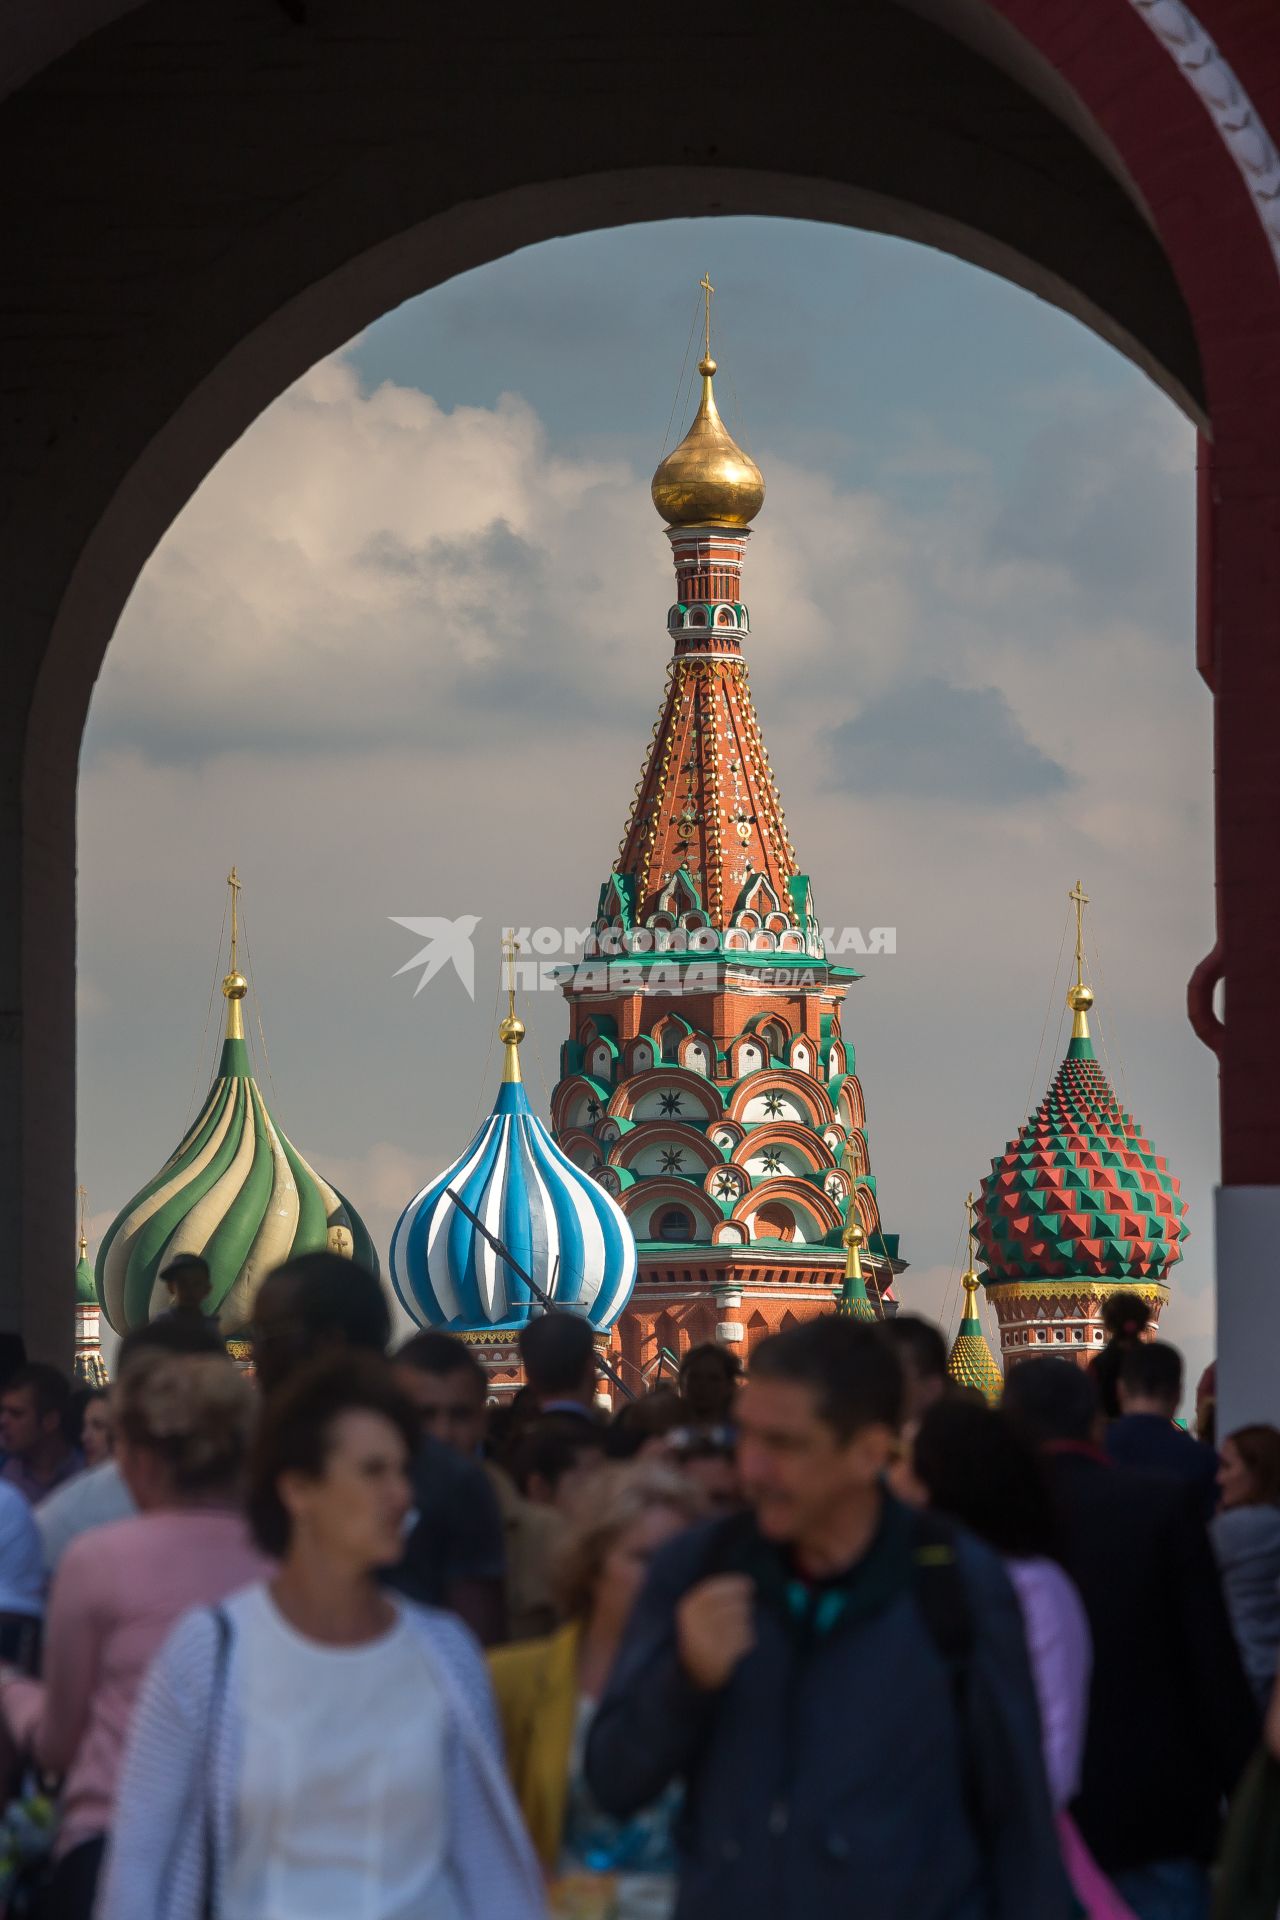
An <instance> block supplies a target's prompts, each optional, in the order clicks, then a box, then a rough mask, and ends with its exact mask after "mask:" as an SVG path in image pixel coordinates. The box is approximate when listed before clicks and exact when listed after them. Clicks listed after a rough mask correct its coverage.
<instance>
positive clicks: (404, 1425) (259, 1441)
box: [248, 1255, 420, 1560]
mask: <svg viewBox="0 0 1280 1920" xmlns="http://www.w3.org/2000/svg"><path fill="white" fill-rule="evenodd" d="M334 1257H335V1258H341V1256H340V1255H336V1256H334ZM342 1264H343V1265H344V1266H346V1265H349V1264H350V1263H349V1262H347V1261H343V1262H342ZM344 1413H378V1414H381V1415H382V1417H383V1419H385V1420H389V1421H390V1422H391V1424H392V1426H393V1427H395V1429H396V1431H397V1432H398V1433H399V1435H400V1437H401V1439H402V1440H403V1441H404V1444H405V1451H406V1454H407V1455H408V1457H409V1459H410V1460H412V1458H413V1456H414V1454H415V1452H416V1451H417V1448H418V1445H419V1440H420V1434H419V1427H418V1420H417V1417H416V1415H415V1414H414V1411H413V1408H412V1407H411V1406H410V1404H409V1402H408V1400H406V1398H405V1396H404V1395H403V1394H402V1393H401V1391H400V1389H399V1388H398V1387H397V1386H396V1383H395V1380H394V1378H393V1376H392V1373H391V1369H390V1367H389V1366H388V1365H387V1362H386V1361H385V1360H383V1359H381V1358H380V1357H379V1356H377V1355H375V1354H372V1353H360V1352H349V1351H348V1352H337V1353H327V1354H323V1355H322V1356H321V1357H320V1358H319V1359H317V1360H311V1361H308V1362H307V1363H306V1364H305V1365H304V1366H302V1367H300V1368H299V1369H298V1371H297V1373H295V1374H292V1375H291V1376H290V1378H289V1379H288V1380H286V1381H285V1382H284V1383H283V1385H281V1386H280V1387H278V1388H277V1389H276V1391H275V1392H274V1393H273V1394H271V1395H269V1396H268V1397H267V1398H266V1399H264V1401H263V1403H262V1412H261V1415H260V1418H259V1422H258V1431H257V1435H256V1437H255V1440H254V1444H253V1449H252V1452H251V1454H250V1459H249V1500H248V1514H249V1526H250V1529H251V1531H252V1533H253V1537H254V1539H255V1540H256V1541H257V1543H258V1545H259V1546H260V1547H261V1549H262V1551H263V1552H264V1553H269V1554H270V1555H271V1556H272V1557H273V1558H274V1559H277V1560H278V1559H281V1558H282V1557H283V1555H284V1554H285V1553H287V1552H288V1549H289V1539H290V1535H291V1533H292V1522H291V1521H290V1518H289V1510H288V1508H287V1507H286V1506H285V1504H284V1502H283V1500H282V1499H281V1498H280V1479H281V1476H282V1475H284V1474H286V1473H302V1474H306V1475H307V1476H308V1477H309V1478H311V1479H319V1477H320V1475H321V1474H322V1473H323V1472H324V1467H325V1461H326V1459H327V1458H328V1454H329V1446H330V1442H331V1439H332V1434H333V1427H334V1423H335V1422H336V1421H337V1420H339V1419H340V1418H341V1416H342V1415H343V1414H344Z"/></svg>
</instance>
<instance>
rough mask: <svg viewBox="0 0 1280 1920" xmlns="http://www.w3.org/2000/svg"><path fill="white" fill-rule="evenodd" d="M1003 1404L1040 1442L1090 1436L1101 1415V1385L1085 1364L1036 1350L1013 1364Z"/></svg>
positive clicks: (1013, 1418) (1031, 1435) (1006, 1384)
mask: <svg viewBox="0 0 1280 1920" xmlns="http://www.w3.org/2000/svg"><path fill="white" fill-rule="evenodd" d="M1001 1405H1002V1407H1003V1409H1004V1411H1005V1412H1006V1413H1007V1414H1008V1416H1009V1418H1010V1419H1011V1420H1015V1421H1016V1422H1017V1423H1018V1425H1019V1426H1020V1427H1021V1428H1022V1430H1023V1432H1024V1433H1026V1434H1028V1435H1029V1436H1030V1438H1031V1439H1032V1440H1033V1441H1035V1442H1036V1444H1037V1445H1043V1444H1044V1442H1045V1441H1047V1440H1090V1439H1092V1437H1093V1426H1094V1422H1095V1420H1096V1419H1097V1417H1098V1389H1097V1387H1096V1386H1095V1385H1094V1382H1093V1376H1092V1375H1091V1374H1088V1373H1086V1372H1085V1370H1084V1368H1083V1367H1077V1366H1073V1365H1072V1363H1071V1361H1070V1360H1058V1359H1056V1358H1055V1357H1054V1355H1052V1354H1048V1353H1046V1354H1037V1355H1036V1356H1035V1358H1034V1359H1031V1360H1019V1362H1018V1364H1017V1366H1015V1367H1010V1369H1009V1374H1008V1378H1007V1379H1006V1380H1005V1383H1004V1398H1003V1400H1002V1401H1001Z"/></svg>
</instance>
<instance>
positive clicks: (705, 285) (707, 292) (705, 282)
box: [698, 273, 715, 360]
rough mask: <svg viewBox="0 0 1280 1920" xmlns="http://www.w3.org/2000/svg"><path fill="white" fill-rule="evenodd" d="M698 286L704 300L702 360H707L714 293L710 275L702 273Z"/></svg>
mask: <svg viewBox="0 0 1280 1920" xmlns="http://www.w3.org/2000/svg"><path fill="white" fill-rule="evenodd" d="M698 285H699V286H700V287H701V288H702V291H703V294H704V296H705V299H706V315H705V318H704V321H703V332H702V349H703V354H702V357H703V359H704V360H709V359H710V358H711V296H712V294H713V293H714V292H715V288H714V287H713V286H712V284H711V275H710V274H709V273H704V274H703V276H702V278H701V280H699V282H698Z"/></svg>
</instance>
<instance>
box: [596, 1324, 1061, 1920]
mask: <svg viewBox="0 0 1280 1920" xmlns="http://www.w3.org/2000/svg"><path fill="white" fill-rule="evenodd" d="M901 1403H902V1372H901V1367H900V1365H899V1363H898V1360H897V1356H896V1355H895V1354H894V1352H893V1351H892V1350H891V1348H890V1347H889V1345H888V1343H887V1342H886V1341H884V1340H883V1338H882V1337H881V1336H880V1334H879V1333H878V1332H877V1331H876V1330H875V1329H874V1328H871V1327H868V1326H865V1325H862V1324H860V1323H858V1322H857V1321H854V1320H844V1319H836V1318H834V1317H831V1318H826V1319H822V1320H814V1321H809V1322H807V1323H805V1324H804V1325H802V1326H798V1327H793V1328H790V1329H788V1330H787V1331H786V1332H784V1333H781V1334H778V1335H777V1336H775V1337H774V1338H773V1339H771V1340H766V1341H764V1342H762V1343H761V1345H760V1346H759V1347H758V1348H757V1350H756V1352H755V1354H754V1356H753V1358H752V1364H751V1377H750V1380H749V1382H748V1385H747V1386H746V1387H745V1388H744V1389H743V1390H742V1393H741V1395H740V1397H739V1401H738V1405H737V1414H738V1419H739V1463H740V1467H741V1471H742V1476H743V1484H744V1487H745V1489H746V1492H747V1496H748V1498H749V1499H750V1501H751V1505H752V1509H753V1512H752V1513H751V1514H750V1515H748V1516H746V1517H745V1518H731V1519H727V1520H723V1521H717V1522H715V1523H714V1524H713V1525H711V1526H710V1527H707V1528H700V1529H698V1530H697V1531H696V1532H694V1533H692V1534H687V1535H685V1536H683V1537H682V1538H681V1539H679V1540H677V1541H675V1542H674V1543H673V1544H672V1545H671V1546H670V1547H669V1548H667V1549H666V1550H665V1552H664V1553H662V1554H661V1555H660V1556H659V1557H658V1559H657V1560H656V1561H655V1563H654V1566H653V1568H652V1569H651V1572H650V1576H649V1579H648V1581H647V1583H646V1586H645V1588H644V1591H643V1593H642V1595H641V1597H640V1600H639V1602H638V1604H637V1607H636V1611H635V1613H634V1615H633V1617H632V1620H631V1623H630V1626H629V1628H628V1631H627V1634H626V1637H625V1639H624V1642H623V1647H622V1652H621V1654H620V1655H619V1658H618V1662H617V1665H616V1667H615V1669H614V1672H613V1675H612V1677H611V1679H610V1682H609V1686H608V1688H607V1690H606V1693H605V1697H604V1699H603V1701H602V1703H601V1706H600V1710H599V1713H598V1715H597V1717H596V1721H595V1724H594V1726H593V1728H592V1732H591V1735H590V1738H589V1741H588V1747H587V1755H586V1772H587V1780H588V1783H589V1785H590V1787H591V1789H592V1791H593V1793H594V1794H595V1795H596V1797H597V1799H598V1800H599V1801H600V1803H601V1804H602V1806H604V1807H605V1808H606V1810H608V1811H609V1812H611V1813H614V1814H616V1815H619V1816H623V1817H625V1816H627V1815H630V1814H632V1813H634V1812H636V1811H637V1810H638V1809H640V1808H641V1807H643V1806H646V1805H647V1804H649V1803H650V1802H651V1801H653V1800H655V1799H656V1798H657V1797H658V1796H659V1795H660V1794H661V1793H662V1791H663V1790H664V1788H665V1787H666V1786H667V1785H668V1783H669V1782H670V1781H672V1780H673V1779H677V1778H682V1779H683V1780H684V1781H685V1783H686V1791H687V1798H686V1808H685V1817H684V1830H683V1834H682V1836H681V1837H682V1847H681V1853H682V1871H681V1876H680V1894H679V1900H678V1903H677V1908H676V1914H677V1920H820V1917H821V1916H827V1915H831V1916H839V1920H1031V1917H1032V1916H1034V1920H1067V1916H1069V1915H1070V1914H1072V1912H1073V1911H1074V1903H1073V1901H1072V1899H1071V1895H1070V1893H1069V1890H1068V1888H1067V1885H1066V1882H1065V1880H1064V1878H1063V1874H1062V1868H1061V1864H1060V1860H1059V1854H1058V1846H1057V1840H1056V1837H1055V1833H1054V1828H1053V1824H1052V1820H1051V1816H1050V1810H1049V1802H1048V1792H1047V1788H1046V1786H1045V1779H1044V1772H1043V1767H1042V1763H1041V1757H1040V1734H1039V1722H1038V1717H1037V1712H1036V1702H1035V1695H1034V1691H1033V1687H1032V1680H1031V1674H1030V1670H1029V1667H1028V1663H1027V1652H1026V1646H1025V1643H1024V1639H1023V1633H1022V1625H1021V1619H1020V1616H1019V1613H1018V1608H1017V1603H1016V1601H1015V1599H1014V1595H1013V1592H1012V1589H1011V1587H1010V1585H1009V1582H1008V1580H1007V1579H1006V1577H1005V1574H1004V1571H1003V1569H1002V1567H1001V1566H1000V1563H999V1561H998V1560H997V1559H996V1558H995V1556H994V1555H992V1554H991V1553H989V1552H988V1551H987V1550H986V1548H984V1547H982V1546H980V1545H979V1544H978V1543H977V1542H976V1541H974V1540H972V1539H970V1538H969V1537H968V1536H967V1535H965V1534H963V1533H960V1532H959V1531H955V1532H951V1531H948V1530H946V1529H945V1528H944V1526H943V1524H942V1523H941V1522H940V1521H938V1520H935V1519H933V1518H931V1517H930V1518H921V1517H920V1516H917V1515H915V1514H913V1513H912V1512H911V1511H910V1510H909V1509H907V1508H905V1507H903V1506H901V1505H899V1504H898V1502H897V1501H895V1500H893V1499H892V1498H890V1497H889V1496H888V1495H887V1494H886V1493H885V1492H884V1491H883V1490H882V1482H883V1475H884V1471H885V1468H886V1466H887V1464H888V1461H889V1458H890V1455H891V1453H892V1450H893V1446H894V1439H895V1431H896V1428H897V1425H898V1420H899V1416H900V1411H901Z"/></svg>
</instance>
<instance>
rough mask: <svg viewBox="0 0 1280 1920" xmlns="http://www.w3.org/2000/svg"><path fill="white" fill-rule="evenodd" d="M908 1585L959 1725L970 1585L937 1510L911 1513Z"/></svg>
mask: <svg viewBox="0 0 1280 1920" xmlns="http://www.w3.org/2000/svg"><path fill="white" fill-rule="evenodd" d="M912 1532H913V1534H914V1536H915V1537H914V1539H913V1541H912V1547H911V1571H912V1584H913V1586H914V1589H915V1596H916V1604H917V1605H918V1606H919V1608H920V1612H921V1614H922V1615H923V1617H924V1623H925V1626H926V1627H927V1628H928V1630H929V1638H930V1639H931V1640H932V1641H933V1644H934V1646H935V1647H936V1648H937V1649H938V1652H939V1653H940V1654H941V1655H942V1658H943V1661H944V1662H945V1664H946V1669H947V1675H948V1678H949V1679H950V1681H951V1692H952V1696H953V1698H954V1700H955V1706H956V1712H957V1713H958V1714H959V1715H960V1717H961V1725H962V1726H963V1724H964V1719H965V1710H966V1707H967V1704H968V1697H969V1672H970V1668H971V1667H972V1665H973V1648H974V1625H973V1607H972V1605H971V1603H970V1600H969V1590H968V1588H967V1586H966V1585H965V1581H964V1576H963V1574H962V1573H961V1571H960V1565H959V1561H958V1560H957V1558H956V1545H955V1533H954V1531H953V1530H952V1528H951V1527H950V1526H948V1524H947V1522H946V1521H945V1520H943V1519H942V1518H941V1517H940V1516H939V1515H938V1514H936V1513H930V1512H928V1511H927V1510H918V1511H916V1512H914V1513H913V1514H912Z"/></svg>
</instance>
